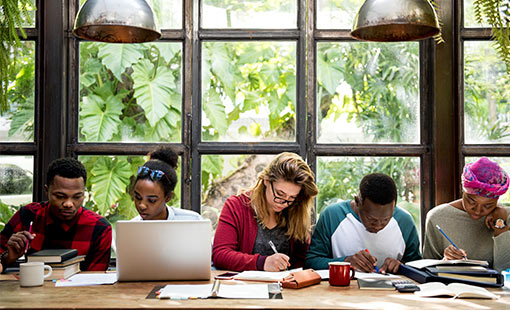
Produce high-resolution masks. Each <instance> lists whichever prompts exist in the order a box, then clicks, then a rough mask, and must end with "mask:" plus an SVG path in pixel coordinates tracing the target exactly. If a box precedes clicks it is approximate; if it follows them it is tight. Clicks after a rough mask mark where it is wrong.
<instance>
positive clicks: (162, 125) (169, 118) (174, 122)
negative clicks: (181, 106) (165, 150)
mask: <svg viewBox="0 0 510 310" xmlns="http://www.w3.org/2000/svg"><path fill="white" fill-rule="evenodd" d="M180 121H181V115H180V114H178V113H177V112H176V111H175V110H174V109H170V110H169V111H168V113H167V114H166V115H165V117H163V118H161V119H160V120H159V121H158V122H157V123H156V126H154V127H149V126H147V127H149V128H148V129H147V130H146V131H145V141H161V142H163V141H168V142H169V141H172V140H173V138H174V137H176V136H177V137H178V136H179V134H180V132H181V128H180Z"/></svg>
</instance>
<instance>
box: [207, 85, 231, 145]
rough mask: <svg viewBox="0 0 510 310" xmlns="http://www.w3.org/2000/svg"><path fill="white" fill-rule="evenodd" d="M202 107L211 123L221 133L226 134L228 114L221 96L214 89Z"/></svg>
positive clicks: (210, 91)
mask: <svg viewBox="0 0 510 310" xmlns="http://www.w3.org/2000/svg"><path fill="white" fill-rule="evenodd" d="M202 107H203V109H204V112H205V115H206V116H207V118H208V119H209V121H210V122H211V125H212V126H213V127H214V128H215V129H216V130H217V131H218V133H219V134H220V135H223V134H225V133H226V132H227V128H228V122H227V114H226V113H225V106H224V105H223V103H222V101H221V98H220V96H219V95H218V93H216V91H215V90H214V89H210V90H209V98H208V100H204V103H203V106H202Z"/></svg>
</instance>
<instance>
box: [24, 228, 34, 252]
mask: <svg viewBox="0 0 510 310" xmlns="http://www.w3.org/2000/svg"><path fill="white" fill-rule="evenodd" d="M33 223H34V222H33V221H30V226H29V227H28V232H29V233H30V234H31V233H32V224H33ZM29 244H30V239H28V240H27V244H26V245H25V254H26V253H27V251H28V245H29Z"/></svg>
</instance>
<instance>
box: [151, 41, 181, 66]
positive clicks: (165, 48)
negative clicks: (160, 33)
mask: <svg viewBox="0 0 510 310" xmlns="http://www.w3.org/2000/svg"><path fill="white" fill-rule="evenodd" d="M154 46H156V47H157V48H158V49H159V51H160V53H161V57H163V59H165V61H166V62H170V61H171V60H172V59H173V58H174V57H175V56H176V55H178V54H180V53H181V44H180V43H158V44H154Z"/></svg>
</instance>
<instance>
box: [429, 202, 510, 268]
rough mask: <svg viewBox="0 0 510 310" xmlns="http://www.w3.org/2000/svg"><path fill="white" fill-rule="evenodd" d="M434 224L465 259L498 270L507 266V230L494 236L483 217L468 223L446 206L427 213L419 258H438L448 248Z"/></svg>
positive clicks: (509, 246)
mask: <svg viewBox="0 0 510 310" xmlns="http://www.w3.org/2000/svg"><path fill="white" fill-rule="evenodd" d="M507 212H508V208H507ZM506 220H507V223H508V219H506ZM436 225H439V226H440V227H441V229H442V230H443V231H444V232H445V233H446V235H448V237H450V239H452V241H453V242H454V243H455V244H456V245H457V246H458V247H459V248H461V249H463V250H464V251H466V253H467V255H468V258H470V259H478V260H486V261H488V262H489V265H490V266H491V267H492V268H494V269H496V270H498V271H502V270H505V269H507V268H509V267H510V231H507V232H504V233H501V234H500V235H499V236H497V237H494V236H493V235H494V233H493V231H492V230H490V229H488V228H487V227H486V226H485V217H483V218H481V219H479V220H477V221H475V220H472V219H471V218H470V217H469V215H468V214H467V212H464V211H462V210H459V209H457V208H455V207H453V206H452V205H450V204H442V205H440V206H437V207H435V208H433V209H432V210H431V211H430V212H429V213H428V214H427V219H426V222H425V241H424V242H423V258H434V259H442V258H443V252H444V249H445V248H446V247H448V245H450V242H448V240H446V238H445V237H444V236H443V235H442V234H441V232H440V231H439V230H438V229H437V228H436Z"/></svg>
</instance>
